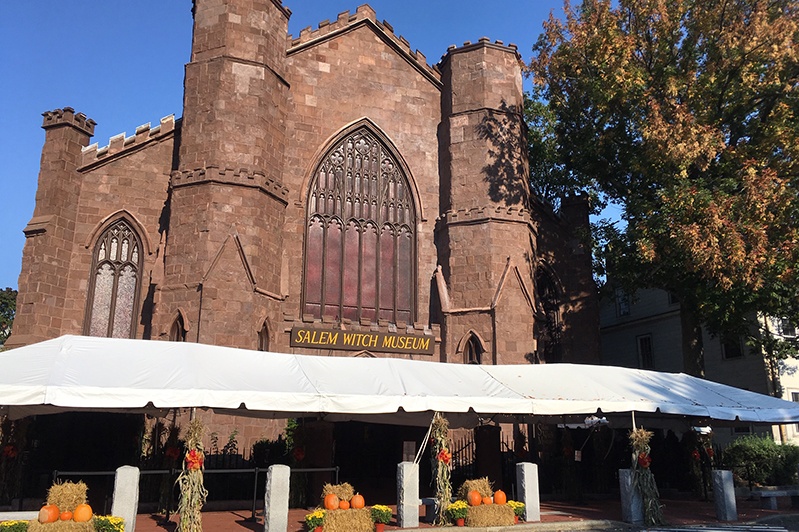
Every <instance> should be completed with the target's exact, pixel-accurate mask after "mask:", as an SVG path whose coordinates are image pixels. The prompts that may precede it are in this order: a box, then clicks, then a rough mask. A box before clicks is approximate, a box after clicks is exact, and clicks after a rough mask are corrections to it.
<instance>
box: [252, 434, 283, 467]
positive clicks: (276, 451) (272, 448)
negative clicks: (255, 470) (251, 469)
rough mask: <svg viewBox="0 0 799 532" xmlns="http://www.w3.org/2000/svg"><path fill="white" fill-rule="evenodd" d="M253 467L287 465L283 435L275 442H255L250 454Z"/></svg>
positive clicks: (267, 440) (266, 440)
mask: <svg viewBox="0 0 799 532" xmlns="http://www.w3.org/2000/svg"><path fill="white" fill-rule="evenodd" d="M250 456H251V459H252V461H253V465H255V466H256V467H267V466H270V465H273V464H285V465H288V464H289V456H288V447H287V446H286V440H285V439H284V438H283V435H282V434H281V435H280V436H278V437H277V440H269V439H266V438H265V439H262V440H258V441H257V442H255V443H254V444H253V446H252V453H251V454H250Z"/></svg>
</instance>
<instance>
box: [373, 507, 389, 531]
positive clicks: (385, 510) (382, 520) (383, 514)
mask: <svg viewBox="0 0 799 532" xmlns="http://www.w3.org/2000/svg"><path fill="white" fill-rule="evenodd" d="M370 512H371V514H372V521H374V522H375V531H376V532H383V529H384V528H385V526H386V525H387V524H388V522H389V521H391V515H392V512H391V508H389V507H388V506H384V505H382V504H375V505H374V506H372V508H371V510H370Z"/></svg>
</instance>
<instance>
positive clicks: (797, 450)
mask: <svg viewBox="0 0 799 532" xmlns="http://www.w3.org/2000/svg"><path fill="white" fill-rule="evenodd" d="M779 448H780V451H781V452H780V462H779V466H778V467H777V469H776V471H774V484H776V485H779V486H784V485H787V484H796V483H797V475H796V473H797V467H799V447H797V446H796V445H792V444H783V445H780V446H779Z"/></svg>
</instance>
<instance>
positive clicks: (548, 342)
mask: <svg viewBox="0 0 799 532" xmlns="http://www.w3.org/2000/svg"><path fill="white" fill-rule="evenodd" d="M535 287H536V290H535V294H536V300H537V303H538V308H539V310H540V311H541V313H542V314H543V320H538V322H537V323H536V329H537V331H536V340H537V341H538V357H539V359H543V360H544V361H545V362H562V361H563V349H562V345H561V340H562V337H563V324H562V323H561V318H560V301H561V296H560V290H559V289H558V285H557V284H556V282H555V279H554V278H553V276H552V274H551V273H550V272H549V271H547V270H546V269H544V268H539V269H538V271H537V272H536V275H535Z"/></svg>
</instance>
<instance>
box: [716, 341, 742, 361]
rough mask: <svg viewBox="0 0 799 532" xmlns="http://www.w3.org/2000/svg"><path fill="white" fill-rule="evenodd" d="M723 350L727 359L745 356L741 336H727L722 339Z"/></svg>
mask: <svg viewBox="0 0 799 532" xmlns="http://www.w3.org/2000/svg"><path fill="white" fill-rule="evenodd" d="M721 352H722V354H723V355H724V358H726V359H732V358H741V357H743V356H744V349H743V344H742V342H741V338H740V337H738V336H736V337H727V338H722V340H721Z"/></svg>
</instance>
